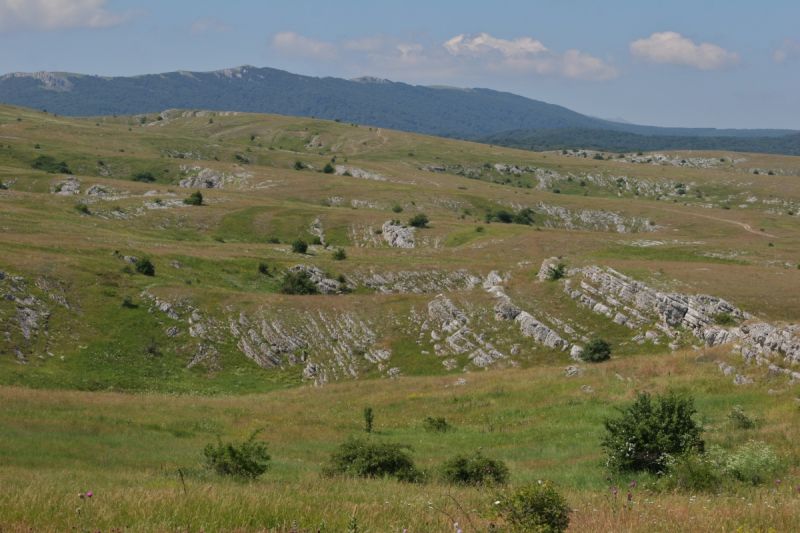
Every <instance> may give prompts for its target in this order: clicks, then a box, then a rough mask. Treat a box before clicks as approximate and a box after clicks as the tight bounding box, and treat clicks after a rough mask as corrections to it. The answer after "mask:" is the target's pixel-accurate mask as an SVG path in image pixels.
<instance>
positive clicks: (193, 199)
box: [183, 191, 203, 205]
mask: <svg viewBox="0 0 800 533" xmlns="http://www.w3.org/2000/svg"><path fill="white" fill-rule="evenodd" d="M183 203H185V204H186V205H203V193H201V192H200V191H194V192H193V193H192V194H190V195H189V196H188V197H186V198H184V199H183Z"/></svg>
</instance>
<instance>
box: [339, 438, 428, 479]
mask: <svg viewBox="0 0 800 533" xmlns="http://www.w3.org/2000/svg"><path fill="white" fill-rule="evenodd" d="M408 450H410V447H409V446H406V445H403V444H393V443H381V442H374V441H368V440H360V439H353V438H351V439H349V440H347V441H345V442H344V443H342V444H341V445H340V446H339V449H337V450H336V451H335V452H333V454H332V455H331V459H330V462H329V463H328V465H327V466H326V467H325V468H324V469H323V473H325V474H326V475H328V476H334V475H343V476H355V477H367V478H374V477H394V478H397V479H398V480H400V481H409V482H418V481H422V477H423V476H422V472H420V471H419V470H417V468H416V467H415V466H414V461H413V460H412V459H411V456H410V455H409V453H408Z"/></svg>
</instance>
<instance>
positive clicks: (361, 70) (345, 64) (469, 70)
mask: <svg viewBox="0 0 800 533" xmlns="http://www.w3.org/2000/svg"><path fill="white" fill-rule="evenodd" d="M271 50H272V51H273V52H274V53H277V54H279V55H284V56H289V55H292V56H296V57H303V58H307V59H312V60H317V61H320V62H323V61H324V62H326V63H327V64H330V62H331V61H332V60H335V63H334V64H336V65H337V66H338V68H339V71H341V72H344V71H347V72H348V74H350V75H353V76H363V75H369V76H373V75H380V76H386V77H390V78H394V79H397V78H398V77H404V78H406V79H408V78H413V79H417V80H427V81H428V82H433V81H434V80H435V82H437V83H441V82H445V83H447V82H448V81H451V80H459V79H465V78H467V79H479V78H481V77H483V75H484V74H486V73H490V74H491V75H492V76H508V77H513V78H519V77H525V76H528V75H531V74H534V75H546V76H560V77H565V78H572V79H585V80H607V79H611V78H614V77H616V76H617V75H618V72H617V69H616V68H614V67H613V66H612V65H610V64H608V63H607V62H605V61H604V60H602V59H600V58H597V57H594V56H592V55H589V54H587V53H584V52H581V51H579V50H568V51H566V52H564V53H557V52H554V51H551V50H549V49H548V48H547V47H546V46H545V45H544V44H543V43H541V42H540V41H538V40H536V39H534V38H532V37H519V38H516V39H501V38H498V37H494V36H492V35H490V34H488V33H479V34H477V35H464V34H461V35H456V36H455V37H453V38H451V39H449V40H447V41H445V42H444V43H437V44H435V45H433V44H431V45H429V46H426V45H423V44H422V43H419V42H415V41H406V40H401V39H398V38H396V37H391V36H367V37H351V38H349V39H344V40H340V41H335V42H334V41H320V40H317V39H313V38H311V37H306V36H304V35H300V34H298V33H294V32H290V31H287V32H281V33H278V34H276V35H274V36H273V37H272V40H271Z"/></svg>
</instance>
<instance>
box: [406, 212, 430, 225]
mask: <svg viewBox="0 0 800 533" xmlns="http://www.w3.org/2000/svg"><path fill="white" fill-rule="evenodd" d="M429 222H430V219H429V218H428V215H426V214H425V213H417V214H416V215H414V216H413V217H411V219H410V220H409V221H408V225H409V226H413V227H415V228H427V227H428V223H429Z"/></svg>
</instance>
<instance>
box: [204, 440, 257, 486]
mask: <svg viewBox="0 0 800 533" xmlns="http://www.w3.org/2000/svg"><path fill="white" fill-rule="evenodd" d="M258 434H259V431H254V432H253V433H252V434H251V435H250V438H248V439H247V440H246V441H244V442H241V443H234V442H226V443H223V442H222V440H221V439H220V440H218V442H217V444H216V445H213V444H209V445H207V446H206V447H205V449H204V450H203V456H204V457H205V463H206V467H207V468H209V469H210V470H213V471H214V472H216V473H217V474H219V475H223V476H232V477H237V478H242V479H255V478H257V477H259V476H261V475H262V474H263V473H264V472H266V471H267V469H268V468H269V461H270V459H271V457H270V455H269V453H267V445H266V444H265V443H264V442H262V441H259V440H256V436H257V435H258Z"/></svg>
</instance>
